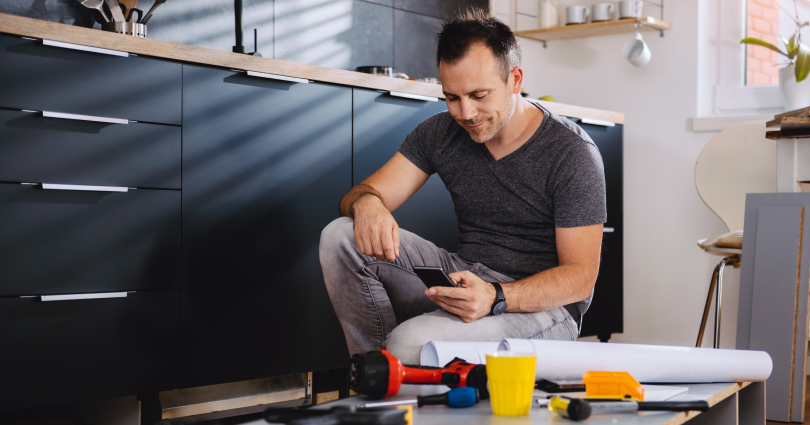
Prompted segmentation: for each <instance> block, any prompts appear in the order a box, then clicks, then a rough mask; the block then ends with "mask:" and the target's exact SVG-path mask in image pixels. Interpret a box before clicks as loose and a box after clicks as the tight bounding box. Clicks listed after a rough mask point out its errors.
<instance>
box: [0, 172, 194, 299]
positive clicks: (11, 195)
mask: <svg viewBox="0 0 810 425" xmlns="http://www.w3.org/2000/svg"><path fill="white" fill-rule="evenodd" d="M179 287H180V192H179V191H173V190H141V189H139V190H131V191H129V192H126V193H110V192H80V191H62V190H44V189H42V188H41V187H38V186H27V185H20V184H0V296H12V295H40V294H63V293H82V292H104V291H132V290H144V289H175V288H179Z"/></svg>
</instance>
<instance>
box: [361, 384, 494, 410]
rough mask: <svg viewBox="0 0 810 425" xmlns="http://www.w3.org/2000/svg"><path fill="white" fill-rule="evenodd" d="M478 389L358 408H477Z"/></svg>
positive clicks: (453, 391) (378, 402)
mask: <svg viewBox="0 0 810 425" xmlns="http://www.w3.org/2000/svg"><path fill="white" fill-rule="evenodd" d="M480 399H481V398H480V396H479V392H478V389H477V388H472V387H458V388H453V389H452V390H450V391H448V392H446V393H444V394H436V395H420V396H416V398H415V399H410V400H393V401H377V402H373V403H363V404H360V405H358V406H357V407H365V408H368V407H386V406H401V405H403V404H415V405H417V406H419V407H422V406H449V407H470V406H475V405H476V404H478V402H479V401H480Z"/></svg>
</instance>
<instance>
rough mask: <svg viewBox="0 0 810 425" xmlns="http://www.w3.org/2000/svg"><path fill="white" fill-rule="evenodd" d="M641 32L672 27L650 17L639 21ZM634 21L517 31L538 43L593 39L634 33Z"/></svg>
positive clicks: (624, 20)
mask: <svg viewBox="0 0 810 425" xmlns="http://www.w3.org/2000/svg"><path fill="white" fill-rule="evenodd" d="M641 23H642V24H644V25H642V26H641V30H642V31H662V30H668V29H670V28H672V25H670V24H668V23H666V22H664V21H662V20H659V19H655V18H652V17H649V16H648V17H646V18H642V19H641ZM635 30H636V21H635V19H620V20H618V21H607V22H594V23H590V24H580V25H566V26H564V27H555V28H548V29H542V30H527V31H518V32H517V33H516V34H517V35H518V36H520V37H527V38H532V39H535V40H540V41H553V40H568V39H572V38H584V37H594V36H597V35H613V34H628V33H632V32H635Z"/></svg>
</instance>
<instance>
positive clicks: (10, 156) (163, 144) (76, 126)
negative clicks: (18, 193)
mask: <svg viewBox="0 0 810 425" xmlns="http://www.w3.org/2000/svg"><path fill="white" fill-rule="evenodd" d="M180 131H181V130H180V127H174V126H168V125H155V124H141V123H130V124H105V123H98V122H88V121H73V120H63V119H57V118H45V117H43V116H42V114H39V113H32V112H20V111H9V110H0V181H10V182H37V183H42V182H46V183H66V184H84V185H99V186H129V187H152V188H166V189H168V188H173V189H179V188H180Z"/></svg>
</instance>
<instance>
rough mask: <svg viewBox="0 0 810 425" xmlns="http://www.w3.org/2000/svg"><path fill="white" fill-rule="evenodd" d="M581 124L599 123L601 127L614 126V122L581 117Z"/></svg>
mask: <svg viewBox="0 0 810 425" xmlns="http://www.w3.org/2000/svg"><path fill="white" fill-rule="evenodd" d="M579 121H580V122H581V123H583V124H592V125H601V126H602V127H616V123H612V122H610V121H602V120H594V119H591V118H581V119H580V120H579Z"/></svg>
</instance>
